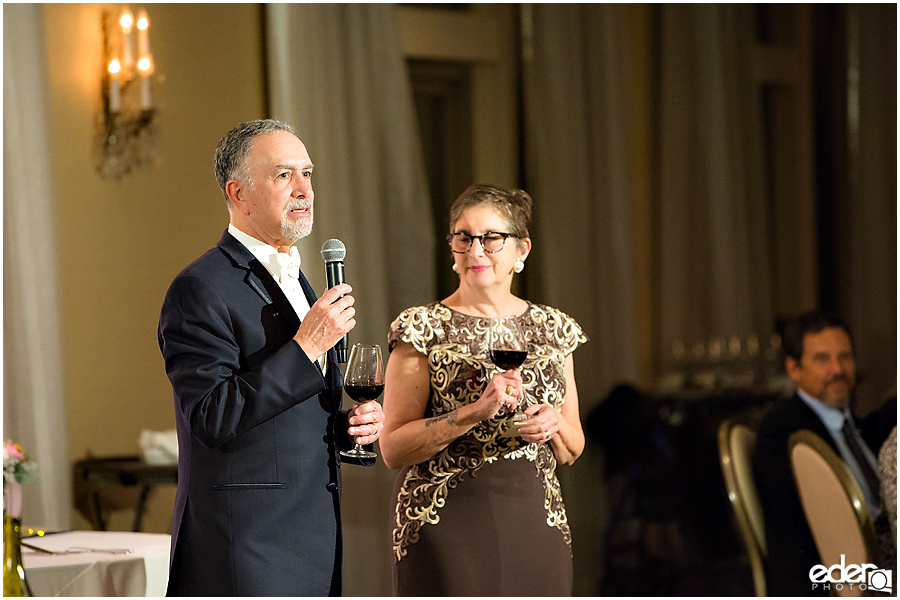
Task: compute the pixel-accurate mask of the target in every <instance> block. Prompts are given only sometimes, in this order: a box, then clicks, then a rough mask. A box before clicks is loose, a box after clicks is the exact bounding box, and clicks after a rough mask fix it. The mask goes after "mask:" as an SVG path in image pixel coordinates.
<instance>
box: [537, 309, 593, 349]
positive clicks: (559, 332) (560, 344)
mask: <svg viewBox="0 0 900 600" xmlns="http://www.w3.org/2000/svg"><path fill="white" fill-rule="evenodd" d="M536 308H537V310H536V311H532V317H533V318H535V321H537V322H540V321H545V327H546V332H547V334H548V335H550V336H551V337H552V338H553V343H554V345H556V347H557V348H559V349H560V351H561V352H562V353H563V354H565V355H566V356H568V355H569V354H571V353H572V352H574V351H575V349H576V348H578V346H580V345H581V344H584V343H585V342H587V341H588V338H587V336H586V335H585V334H584V331H582V329H581V325H579V324H578V323H577V322H576V321H575V319H573V318H572V317H570V316H569V315H567V314H566V313H564V312H563V311H561V310H559V309H556V308H552V307H549V306H542V305H536Z"/></svg>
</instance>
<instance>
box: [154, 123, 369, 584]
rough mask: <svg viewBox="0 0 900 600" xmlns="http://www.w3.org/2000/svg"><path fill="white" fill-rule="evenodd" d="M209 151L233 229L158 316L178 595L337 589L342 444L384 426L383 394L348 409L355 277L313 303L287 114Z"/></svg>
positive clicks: (305, 187) (306, 187)
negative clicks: (174, 468) (345, 381)
mask: <svg viewBox="0 0 900 600" xmlns="http://www.w3.org/2000/svg"><path fill="white" fill-rule="evenodd" d="M215 158H216V167H215V168H216V179H217V180H218V183H219V186H220V187H221V189H222V193H223V194H224V195H225V200H226V204H227V206H228V211H229V215H230V224H229V227H228V230H227V231H226V232H225V233H224V234H223V235H222V238H221V239H220V240H219V242H218V244H217V245H216V247H215V248H213V249H211V250H209V251H208V252H206V253H205V254H204V255H203V256H201V257H200V258H198V259H197V260H195V261H194V262H193V263H191V264H190V265H189V266H188V267H186V268H185V269H184V270H183V271H182V272H181V273H179V274H178V276H177V277H176V278H175V280H174V281H173V282H172V284H171V286H170V288H169V290H168V293H167V294H166V297H165V301H164V303H163V306H162V311H161V315H160V320H159V332H158V336H159V345H160V349H161V351H162V354H163V357H164V359H165V365H166V372H167V374H168V376H169V379H170V381H171V382H172V389H173V391H174V397H175V418H176V425H177V431H178V448H179V457H178V490H177V493H176V498H175V514H174V518H173V525H172V550H171V558H170V574H169V588H168V595H177V596H302V595H306V596H325V595H340V592H341V515H340V493H341V478H340V465H341V459H340V456H339V453H338V450H339V449H341V448H349V447H350V446H351V442H352V438H353V437H356V438H357V440H358V441H359V442H360V443H362V444H371V443H373V442H375V440H377V439H378V437H379V435H380V433H381V430H382V427H383V423H384V413H383V411H382V409H381V405H379V404H378V403H377V402H375V401H371V402H367V403H364V404H359V405H355V406H354V407H353V408H351V409H350V410H349V411H346V412H344V411H342V410H341V399H342V392H341V385H342V382H341V372H340V366H339V364H338V361H337V356H336V353H335V351H334V349H333V348H332V347H333V346H334V344H335V343H337V341H338V340H339V339H341V338H342V337H343V336H344V335H345V334H346V333H347V332H349V331H350V330H351V329H352V328H353V327H354V325H355V324H356V321H355V319H354V314H355V311H354V308H353V302H354V300H353V297H352V296H350V295H349V292H350V291H351V289H350V286H349V285H346V284H341V285H337V286H335V287H334V288H332V289H330V290H328V291H326V292H325V293H324V294H323V295H322V297H321V298H320V299H318V300H317V299H316V296H315V294H314V292H313V290H312V288H311V287H310V285H309V283H308V282H307V280H306V278H305V277H304V276H303V274H302V273H301V272H300V270H299V255H298V252H297V249H296V248H295V247H294V246H293V244H294V242H296V241H297V240H298V239H299V238H301V237H303V236H305V235H308V234H309V233H310V231H311V229H312V224H313V188H312V179H311V178H312V172H313V164H312V162H311V161H310V158H309V154H308V153H307V150H306V147H305V146H304V145H303V143H302V142H301V141H300V139H299V138H298V137H297V135H296V133H295V131H294V130H293V129H292V128H291V127H290V126H289V125H286V124H284V123H280V122H278V121H273V120H259V121H251V122H248V123H243V124H241V125H238V126H237V127H235V128H234V129H233V130H232V131H231V132H229V133H228V134H227V135H226V136H225V137H224V138H223V139H222V141H221V142H220V143H219V145H218V147H217V148H216V155H215ZM345 460H348V461H349V460H350V459H345ZM373 463H374V461H371V460H370V461H368V464H373Z"/></svg>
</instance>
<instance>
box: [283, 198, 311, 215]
mask: <svg viewBox="0 0 900 600" xmlns="http://www.w3.org/2000/svg"><path fill="white" fill-rule="evenodd" d="M310 206H312V202H309V201H308V200H296V201H294V202H291V203H290V204H288V205H287V206H285V207H284V212H286V213H287V212H291V211H292V210H296V209H298V208H309V207H310Z"/></svg>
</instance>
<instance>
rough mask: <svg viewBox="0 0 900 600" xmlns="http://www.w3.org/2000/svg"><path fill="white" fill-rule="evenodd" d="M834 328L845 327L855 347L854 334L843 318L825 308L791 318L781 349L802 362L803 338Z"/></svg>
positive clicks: (785, 354)
mask: <svg viewBox="0 0 900 600" xmlns="http://www.w3.org/2000/svg"><path fill="white" fill-rule="evenodd" d="M832 328H837V329H843V330H844V332H845V333H846V334H847V337H849V338H850V347H851V348H853V347H854V344H853V334H852V333H850V327H848V326H847V324H846V323H845V322H844V321H843V319H841V318H840V317H838V316H837V315H835V314H832V313H829V312H826V311H823V310H810V311H807V312H805V313H803V314H801V315H799V316H797V317H795V318H793V319H791V320H790V321H788V323H787V324H786V325H785V327H784V333H783V334H782V336H781V350H782V352H783V353H784V356H785V357H786V358H787V357H790V358H793V359H794V360H795V361H797V362H800V357H801V356H803V338H804V337H806V336H807V335H808V334H810V333H819V332H820V331H822V330H824V329H832Z"/></svg>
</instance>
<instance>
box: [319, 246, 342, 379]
mask: <svg viewBox="0 0 900 600" xmlns="http://www.w3.org/2000/svg"><path fill="white" fill-rule="evenodd" d="M346 255H347V249H346V248H344V242H342V241H341V240H328V241H327V242H325V243H324V244H322V260H324V261H325V280H326V282H327V284H328V289H329V290H330V289H331V288H333V287H334V286H336V285H338V284H339V283H344V256H346ZM334 349H335V351H337V356H338V362H340V363H346V362H347V334H344V337H342V338H341V339H339V340H338V342H337V344H335V345H334Z"/></svg>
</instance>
